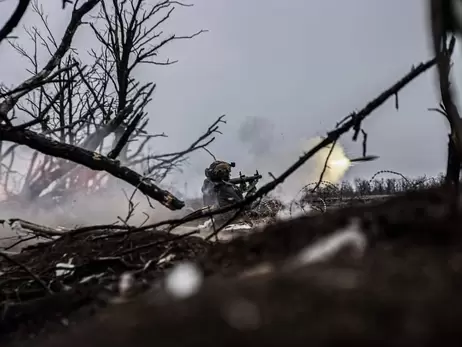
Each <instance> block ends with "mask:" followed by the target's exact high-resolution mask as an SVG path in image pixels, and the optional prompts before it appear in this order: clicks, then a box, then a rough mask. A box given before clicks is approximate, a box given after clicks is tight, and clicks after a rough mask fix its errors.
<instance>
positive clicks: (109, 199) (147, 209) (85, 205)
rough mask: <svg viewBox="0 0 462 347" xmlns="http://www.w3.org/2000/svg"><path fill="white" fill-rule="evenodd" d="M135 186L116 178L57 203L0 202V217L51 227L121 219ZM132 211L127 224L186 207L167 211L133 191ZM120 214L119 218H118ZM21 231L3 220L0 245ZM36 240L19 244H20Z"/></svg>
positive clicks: (165, 215) (163, 216)
mask: <svg viewBox="0 0 462 347" xmlns="http://www.w3.org/2000/svg"><path fill="white" fill-rule="evenodd" d="M134 190H135V188H134V187H132V186H130V185H128V184H126V183H125V182H121V181H116V183H115V184H114V185H112V186H111V188H109V189H105V190H104V191H103V192H99V193H96V194H91V195H86V194H84V193H83V192H80V193H76V194H73V195H71V196H68V197H67V198H66V200H65V201H62V202H59V203H57V204H51V203H50V202H48V203H46V202H44V201H40V199H38V200H37V202H32V203H30V204H29V205H27V206H24V204H23V205H20V204H19V203H17V202H14V201H7V200H4V201H1V202H0V219H10V218H20V219H23V220H27V221H30V222H32V223H36V224H39V225H44V226H49V227H52V228H57V227H63V228H69V229H72V228H75V227H78V226H88V225H99V224H113V223H115V222H118V223H119V224H122V222H121V221H120V219H122V220H125V219H126V218H127V215H128V214H129V210H130V202H129V199H130V198H131V197H132V194H133V192H134ZM131 203H132V204H133V205H132V207H133V213H132V215H131V216H130V218H129V220H128V221H127V224H129V225H134V226H138V225H141V224H143V223H144V224H146V223H155V222H157V221H160V220H164V219H170V218H178V217H180V216H182V215H184V214H186V213H188V211H187V210H185V209H183V210H180V211H170V210H168V209H167V208H165V207H164V206H162V205H160V204H159V203H157V202H156V201H149V200H148V199H147V197H146V196H144V195H143V194H142V193H140V192H139V191H137V192H136V193H135V194H134V195H133V198H132V200H131ZM119 218H120V219H119ZM28 236H31V235H26V234H25V233H24V231H23V232H19V231H18V230H14V228H11V227H10V226H9V225H7V224H6V223H5V224H4V225H0V247H7V246H8V245H11V244H12V243H14V242H16V241H17V240H18V237H21V238H24V237H28ZM34 242H36V240H31V241H30V242H27V243H24V244H21V247H23V246H25V245H27V244H31V243H34Z"/></svg>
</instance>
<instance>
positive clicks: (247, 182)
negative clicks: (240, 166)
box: [229, 171, 263, 196]
mask: <svg viewBox="0 0 462 347" xmlns="http://www.w3.org/2000/svg"><path fill="white" fill-rule="evenodd" d="M262 177H263V176H262V175H260V174H259V173H258V171H256V172H255V175H252V176H246V175H243V174H242V173H241V172H239V177H236V178H231V179H230V180H229V183H232V184H236V185H239V189H240V190H241V192H242V193H246V196H247V195H250V194H253V193H254V192H255V191H256V190H257V183H258V181H259V180H261V179H262Z"/></svg>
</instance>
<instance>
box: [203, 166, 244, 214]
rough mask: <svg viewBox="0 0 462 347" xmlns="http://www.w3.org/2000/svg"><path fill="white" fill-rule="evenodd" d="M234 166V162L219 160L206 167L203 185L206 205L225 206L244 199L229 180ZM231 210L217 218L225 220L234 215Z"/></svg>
mask: <svg viewBox="0 0 462 347" xmlns="http://www.w3.org/2000/svg"><path fill="white" fill-rule="evenodd" d="M232 167H234V163H228V162H225V161H218V160H217V161H214V162H213V163H212V164H211V165H210V166H209V167H208V168H207V169H205V177H206V178H205V180H204V183H203V185H202V194H203V201H204V205H205V206H208V205H213V206H216V207H224V206H228V205H232V204H235V203H237V202H240V201H242V200H243V199H244V197H243V195H242V193H241V191H240V190H239V188H238V187H236V186H235V185H234V184H232V183H230V182H229V179H230V178H231V168H232ZM230 212H231V213H224V214H222V215H219V216H218V218H216V219H217V220H219V221H220V222H221V221H223V222H224V221H226V220H227V219H228V218H230V217H231V216H232V214H233V213H232V211H230Z"/></svg>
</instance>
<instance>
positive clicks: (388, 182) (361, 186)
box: [305, 174, 444, 198]
mask: <svg viewBox="0 0 462 347" xmlns="http://www.w3.org/2000/svg"><path fill="white" fill-rule="evenodd" d="M398 175H399V174H398ZM375 176H376V175H374V176H373V178H372V179H364V178H355V179H354V180H353V181H343V182H341V183H338V184H332V183H329V182H323V183H322V184H320V185H319V187H318V188H317V189H316V195H318V196H321V197H325V198H334V197H353V196H358V195H359V196H369V195H392V194H397V193H403V192H406V191H410V190H419V189H425V188H430V187H435V186H438V185H441V184H442V183H443V182H444V174H439V175H438V176H436V177H427V176H421V177H416V178H407V177H404V176H401V175H399V176H400V177H398V178H396V177H388V178H375ZM313 187H314V186H313V185H311V186H310V185H308V186H306V187H305V193H311V194H312V189H313Z"/></svg>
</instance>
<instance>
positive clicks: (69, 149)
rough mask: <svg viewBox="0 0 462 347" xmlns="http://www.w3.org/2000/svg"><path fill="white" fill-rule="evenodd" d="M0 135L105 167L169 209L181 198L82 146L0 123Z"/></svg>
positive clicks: (179, 203)
mask: <svg viewBox="0 0 462 347" xmlns="http://www.w3.org/2000/svg"><path fill="white" fill-rule="evenodd" d="M0 137H1V138H2V139H3V140H4V141H9V142H14V143H16V144H20V145H25V146H28V147H29V148H32V149H35V150H37V151H39V152H41V153H43V154H46V155H50V156H53V157H57V158H62V159H65V160H70V161H72V162H74V163H77V164H81V165H84V166H86V167H88V168H90V169H92V170H95V171H106V172H108V173H109V174H111V175H113V176H114V177H117V178H119V179H121V180H124V181H125V182H127V183H129V184H131V185H133V186H134V187H137V188H138V189H139V190H140V191H141V192H142V193H144V194H146V195H147V196H149V197H150V198H152V199H154V200H157V201H158V202H160V203H161V204H162V205H164V206H165V207H167V208H169V209H171V210H178V209H181V208H182V207H183V206H184V202H183V201H181V200H179V199H178V198H176V197H174V196H173V195H172V194H170V193H169V192H167V191H165V190H163V189H161V188H159V187H157V186H156V185H155V184H153V183H152V182H150V181H149V180H146V179H145V178H144V177H143V176H141V175H139V174H138V173H136V172H135V171H133V170H131V169H129V168H127V167H124V166H121V165H120V163H119V162H118V161H115V160H112V159H110V158H107V157H104V156H101V155H100V154H97V153H95V152H91V151H88V150H85V149H83V148H79V147H76V146H72V145H69V144H64V143H60V142H58V141H53V140H49V139H47V138H46V137H45V136H43V135H40V134H37V133H35V132H33V131H30V130H27V129H26V130H21V131H18V130H15V129H6V128H5V127H0Z"/></svg>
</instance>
